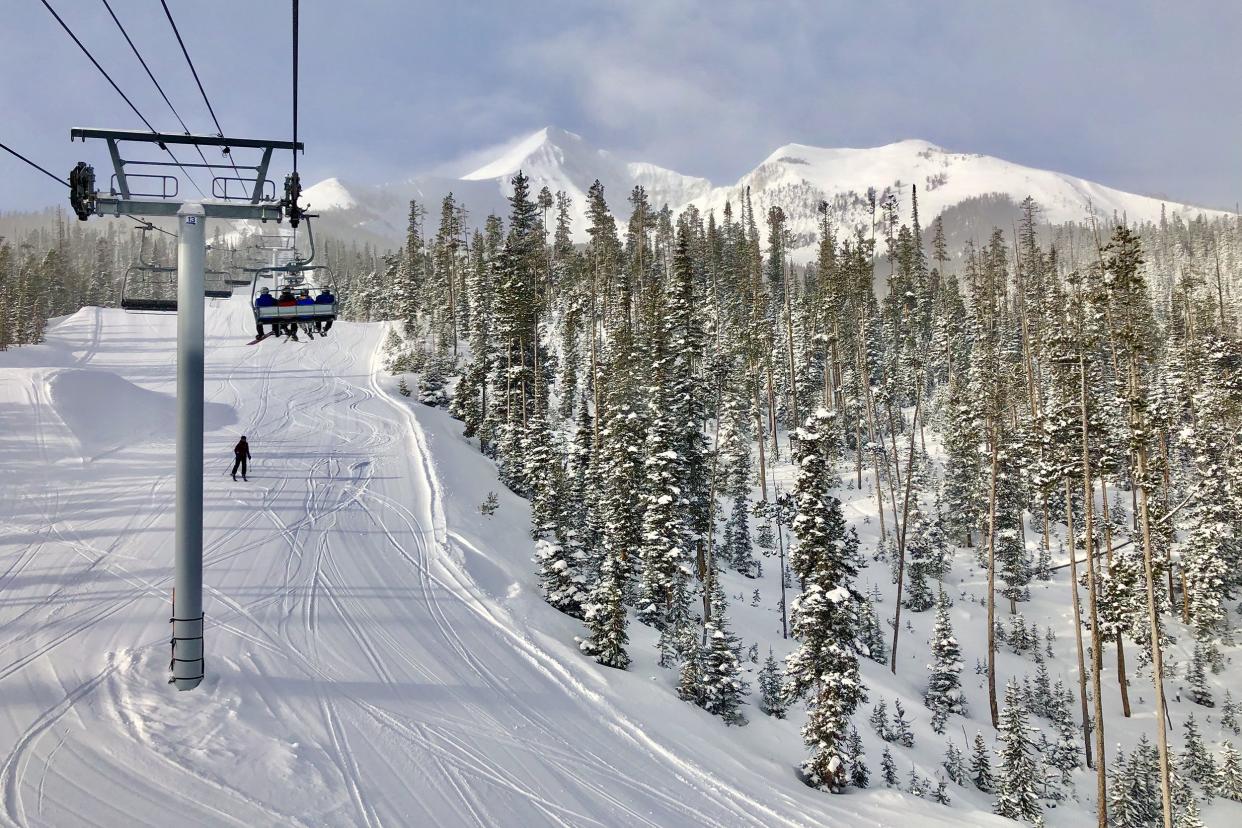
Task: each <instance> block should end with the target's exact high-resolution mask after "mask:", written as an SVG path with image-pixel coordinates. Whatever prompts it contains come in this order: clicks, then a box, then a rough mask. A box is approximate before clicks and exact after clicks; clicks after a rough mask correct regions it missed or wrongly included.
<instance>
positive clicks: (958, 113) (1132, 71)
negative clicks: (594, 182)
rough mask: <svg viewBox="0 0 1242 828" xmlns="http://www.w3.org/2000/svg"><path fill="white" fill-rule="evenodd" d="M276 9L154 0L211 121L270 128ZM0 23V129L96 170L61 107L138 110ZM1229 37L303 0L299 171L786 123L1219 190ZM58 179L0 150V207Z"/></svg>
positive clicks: (751, 156)
mask: <svg viewBox="0 0 1242 828" xmlns="http://www.w3.org/2000/svg"><path fill="white" fill-rule="evenodd" d="M49 2H50V3H51V5H52V7H53V8H55V9H56V11H57V12H58V13H60V14H61V16H62V17H63V18H64V20H65V21H66V23H68V24H69V26H70V27H71V28H72V29H73V30H74V32H75V33H76V34H77V35H78V36H79V37H80V38H81V39H82V41H83V42H84V43H85V44H86V46H87V48H89V49H90V50H91V51H92V53H93V54H94V55H95V57H96V59H98V60H99V62H100V63H101V65H102V66H103V67H104V68H105V69H106V70H108V72H109V73H110V74H111V75H112V76H113V78H114V79H115V80H116V82H117V84H118V85H119V86H120V87H121V89H122V90H124V91H125V92H126V94H127V95H129V97H130V98H131V100H132V101H133V102H134V104H135V105H136V106H137V108H138V110H139V111H140V112H142V114H143V115H144V116H145V117H146V118H147V119H148V120H150V121H151V122H152V123H153V124H154V125H155V126H156V127H157V128H158V129H161V130H165V131H180V127H179V125H178V124H177V121H176V119H175V118H174V116H173V114H172V112H171V111H170V110H169V108H168V106H167V105H166V104H165V103H164V101H163V100H162V99H161V98H160V96H159V93H158V92H157V91H156V89H155V87H154V85H153V84H152V83H151V81H150V79H149V78H147V76H146V74H145V73H144V72H143V70H142V68H141V66H140V65H139V64H138V62H137V60H136V59H135V58H134V56H133V53H132V52H131V51H130V49H129V46H128V45H127V44H126V43H125V41H124V39H123V38H122V35H121V33H120V31H119V30H118V29H117V28H116V26H115V24H114V23H113V22H112V19H111V18H110V17H109V16H108V12H107V9H106V8H105V7H104V4H103V0H98V1H97V0H49ZM108 2H109V3H110V4H111V6H112V8H113V10H114V11H115V12H116V14H117V16H118V17H119V18H120V20H121V22H122V23H123V24H124V25H125V27H126V29H127V30H128V31H129V33H130V36H131V37H132V38H133V40H134V42H135V44H136V45H137V47H138V49H139V51H141V52H142V54H143V57H145V58H146V59H147V62H148V64H149V65H150V66H151V69H152V71H153V72H154V74H155V76H156V78H157V79H158V80H159V81H160V84H161V85H162V86H163V87H164V90H165V92H167V93H168V96H169V98H170V99H171V101H172V104H173V106H175V107H176V108H177V110H178V112H179V113H180V114H181V116H182V118H183V119H184V120H185V121H186V123H187V124H188V125H189V127H190V129H191V130H192V131H194V132H202V133H214V132H215V129H214V127H213V125H212V122H211V119H210V116H209V115H208V113H207V108H206V106H205V104H204V102H203V100H202V97H201V96H200V95H199V93H198V90H197V87H196V86H195V84H194V81H193V78H192V77H191V75H190V72H189V69H188V68H187V66H186V63H185V60H184V58H183V57H182V56H181V53H180V50H179V48H178V46H177V44H176V41H175V39H174V38H173V36H172V31H171V29H170V27H169V25H168V21H167V19H166V18H165V16H164V13H163V9H162V8H161V6H160V3H159V0H108ZM290 5H291V4H290V2H289V0H212V1H211V2H202V0H197V1H196V2H188V0H169V8H170V9H171V10H172V13H173V16H174V18H175V19H176V20H177V23H178V25H179V26H180V27H181V29H182V34H183V36H184V38H185V41H186V46H187V48H188V49H189V52H190V56H191V58H192V59H193V60H194V62H195V65H196V67H197V69H198V70H199V74H200V77H201V78H202V82H203V85H204V88H205V89H206V92H207V95H208V97H209V99H210V100H211V103H212V106H213V107H214V109H215V111H216V114H217V116H218V117H219V120H220V123H221V127H222V128H223V130H224V132H225V134H226V135H230V136H245V137H261V138H278V139H283V140H288V139H289V137H290V136H291V132H292V95H291V59H290V50H291V36H290V29H291V23H290ZM0 20H2V22H0V78H3V79H4V80H3V81H0V142H3V143H5V144H8V145H9V146H11V147H13V148H14V149H16V150H17V151H19V152H22V153H23V154H26V155H27V156H29V157H31V158H32V160H34V161H36V162H38V163H40V164H42V165H44V166H46V167H48V168H49V169H51V170H52V171H53V172H56V173H58V174H61V175H64V174H66V173H67V172H68V170H69V169H70V168H71V167H72V166H73V164H74V163H75V162H77V161H78V160H86V161H88V162H90V163H92V164H94V165H95V166H96V168H97V170H100V171H102V170H104V169H106V168H107V167H108V165H107V153H106V149H105V148H104V146H103V145H102V144H100V143H89V144H82V143H76V144H71V143H70V141H69V129H70V127H73V126H97V127H110V128H124V129H132V128H139V129H141V122H140V121H139V120H138V118H137V116H136V115H135V114H134V113H133V112H132V111H131V110H130V109H129V108H128V106H127V105H126V104H125V102H124V101H123V100H122V99H121V97H120V96H119V95H118V94H117V93H116V92H115V91H114V90H113V89H112V88H111V87H110V86H109V85H108V83H107V81H106V80H104V78H103V77H102V76H101V75H100V74H99V73H98V72H97V71H96V69H95V68H94V67H93V66H91V64H90V62H89V61H88V59H87V58H86V57H85V56H84V55H83V54H82V53H81V52H80V51H79V50H78V48H77V47H76V46H75V45H74V44H73V42H72V41H71V40H70V39H69V37H68V35H66V34H65V33H64V31H63V30H61V29H60V27H59V25H58V24H57V23H56V21H55V20H54V19H53V18H52V15H51V14H49V13H48V11H47V9H46V8H44V5H43V3H42V2H41V0H8V2H5V3H4V4H3V9H2V10H0ZM1239 44H1242V2H1237V0H1180V1H1179V2H1176V3H1174V2H1143V0H1131V2H1124V3H1123V2H1112V0H1103V1H1102V2H1093V3H1090V4H1083V3H1079V2H1062V1H1061V0H1044V2H1037V3H1032V2H1008V0H989V1H988V2H984V0H978V1H977V2H967V0H961V1H960V2H946V3H928V2H913V1H911V2H884V0H870V1H869V2H862V1H861V0H858V1H856V2H844V1H843V0H820V1H819V2H813V1H812V0H765V1H764V2H754V0H652V2H629V1H628V0H613V2H594V0H534V1H533V2H504V1H503V0H496V1H495V2H493V0H464V1H462V0H459V1H458V2H450V3H445V2H438V0H417V1H415V0H349V2H341V0H303V2H302V3H301V61H300V80H301V83H300V89H301V93H300V98H301V104H300V110H301V111H300V127H299V130H300V135H299V137H300V139H301V140H303V141H304V142H305V143H306V147H307V151H306V154H305V156H304V157H303V158H301V159H300V160H299V167H300V169H301V170H302V172H303V180H304V183H306V184H310V183H313V182H315V181H318V180H320V179H322V178H326V177H328V176H338V177H340V178H342V179H345V180H346V181H350V182H358V183H361V184H376V183H382V182H385V181H390V180H395V179H403V178H407V177H409V176H411V175H414V174H416V173H421V172H427V171H429V170H433V169H437V170H444V169H452V168H454V165H455V164H456V163H457V162H458V161H459V159H463V158H466V157H473V158H475V159H477V158H478V151H479V150H480V149H481V148H484V147H489V146H494V145H498V144H501V143H503V142H505V141H508V140H510V139H513V138H515V137H518V136H521V135H524V134H528V133H531V132H534V131H536V130H538V129H540V128H542V127H544V126H547V125H556V126H559V127H562V128H564V129H567V130H570V131H573V132H577V133H579V134H581V135H582V136H583V137H584V138H586V139H587V141H588V142H590V143H592V144H594V145H595V146H598V147H602V148H606V149H609V150H612V151H613V152H615V153H617V154H618V155H620V156H621V157H623V158H627V159H630V160H642V161H649V162H652V163H655V164H659V165H661V166H664V167H669V168H671V169H674V170H677V171H678V172H681V173H685V174H687V175H697V176H703V177H706V178H709V179H711V180H712V181H713V182H714V183H716V184H726V183H732V182H733V181H735V180H736V179H738V178H739V177H741V176H742V175H744V174H745V173H746V172H748V171H749V170H751V169H752V168H753V167H754V166H756V165H757V164H758V163H759V162H760V161H762V160H763V158H765V157H766V156H767V155H768V154H769V153H770V152H771V151H772V150H773V149H775V148H776V147H778V146H781V145H783V144H786V143H791V142H797V143H803V144H812V145H816V146H853V147H866V146H877V145H881V144H886V143H890V142H892V141H897V140H901V139H904V138H923V139H926V140H929V141H932V142H933V143H936V144H939V145H940V146H942V147H945V148H946V149H950V150H955V151H962V152H979V153H985V154H988V155H995V156H998V157H1001V158H1004V159H1006V160H1009V161H1014V162H1017V163H1021V164H1026V165H1029V166H1034V167H1040V168H1045V169H1052V170H1057V171H1059V172H1065V173H1070V174H1073V175H1077V176H1081V177H1083V178H1087V179H1091V180H1094V181H1098V182H1100V183H1104V184H1107V185H1109V186H1113V187H1117V188H1118V189H1122V190H1126V191H1130V192H1138V193H1143V194H1147V195H1155V196H1159V197H1165V198H1170V199H1173V200H1177V201H1186V202H1190V203H1194V204H1200V205H1203V206H1210V207H1219V208H1225V209H1231V208H1233V207H1234V205H1235V204H1236V203H1237V202H1238V201H1239V200H1242V163H1240V160H1242V159H1240V158H1239V147H1240V146H1242V144H1240V141H1239V136H1242V107H1240V106H1239V105H1238V91H1239V90H1240V89H1242V58H1240V57H1239V54H1238V50H1239ZM195 158H197V157H196V156H195ZM209 158H210V156H209ZM182 160H186V159H184V158H183V159H182ZM239 160H240V157H239ZM288 164H289V159H288V157H287V156H286V157H284V158H281V159H278V162H277V164H276V165H274V168H273V173H274V174H273V175H271V176H270V177H272V178H274V179H276V180H277V182H279V181H280V180H281V179H282V178H283V175H284V173H285V172H286V171H287V169H288ZM461 171H462V172H464V171H465V170H464V169H461ZM104 178H105V176H104V175H101V179H104ZM201 180H202V181H204V182H206V179H205V178H204V179H201ZM101 184H103V185H104V186H106V181H103V180H101ZM204 186H207V185H206V183H204ZM186 189H187V191H188V188H186ZM63 198H64V195H63V192H62V190H60V189H59V188H57V185H56V184H55V183H54V182H52V181H50V180H49V179H47V178H45V177H43V176H42V175H41V174H39V173H37V172H35V171H33V170H30V169H29V168H28V167H26V166H25V165H23V164H21V163H20V162H18V161H16V160H15V159H13V158H11V157H10V156H7V155H5V154H3V153H0V210H16V209H29V208H38V207H43V206H47V205H50V204H55V203H58V202H60V200H61V199H63Z"/></svg>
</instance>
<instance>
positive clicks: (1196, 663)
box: [1186, 642, 1216, 707]
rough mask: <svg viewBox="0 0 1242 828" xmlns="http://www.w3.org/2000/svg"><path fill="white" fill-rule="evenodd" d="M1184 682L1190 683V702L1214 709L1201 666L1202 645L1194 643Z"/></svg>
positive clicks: (1214, 704) (1205, 675)
mask: <svg viewBox="0 0 1242 828" xmlns="http://www.w3.org/2000/svg"><path fill="white" fill-rule="evenodd" d="M1186 681H1188V682H1190V700H1191V701H1192V702H1194V703H1195V704H1199V705H1202V706H1204V707H1215V706H1216V702H1215V701H1213V700H1212V691H1211V690H1209V689H1208V685H1207V672H1206V670H1205V669H1204V666H1203V645H1202V644H1201V643H1198V642H1196V643H1195V649H1194V655H1193V656H1192V657H1191V659H1190V665H1189V666H1188V667H1187V668H1186Z"/></svg>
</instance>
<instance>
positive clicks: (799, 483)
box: [790, 408, 857, 584]
mask: <svg viewBox="0 0 1242 828" xmlns="http://www.w3.org/2000/svg"><path fill="white" fill-rule="evenodd" d="M797 438H798V439H797V455H796V457H795V462H796V463H797V466H798V477H797V480H796V482H795V484H794V501H795V503H796V506H797V516H796V517H795V518H794V522H793V530H794V535H795V536H796V537H797V539H798V543H797V544H796V545H795V546H794V547H793V549H792V550H791V552H790V565H791V567H792V569H793V571H794V575H796V576H797V577H798V580H799V581H801V582H802V583H803V584H806V582H807V580H808V579H809V578H810V577H811V575H812V573H813V572H814V571H815V568H816V565H817V564H818V562H819V561H820V560H821V559H827V560H829V561H830V569H832V570H836V569H838V568H839V569H840V571H841V574H843V575H846V576H847V577H853V576H854V574H855V572H854V567H853V564H852V560H853V556H854V547H853V544H856V543H857V540H856V539H852V538H851V535H850V533H849V532H848V531H847V528H846V524H845V518H844V516H843V515H842V513H841V501H840V500H838V499H837V498H836V497H834V496H833V495H832V494H831V490H832V487H833V485H834V484H835V482H836V479H837V478H836V474H835V473H834V472H833V468H832V467H833V463H834V461H835V460H836V459H837V456H838V454H839V453H840V444H839V438H838V436H837V423H836V415H834V414H833V413H832V412H830V411H827V410H826V409H822V408H821V409H819V410H817V411H816V412H815V413H814V414H812V415H811V416H810V417H808V418H807V420H806V424H805V426H804V427H803V428H800V429H798V432H797Z"/></svg>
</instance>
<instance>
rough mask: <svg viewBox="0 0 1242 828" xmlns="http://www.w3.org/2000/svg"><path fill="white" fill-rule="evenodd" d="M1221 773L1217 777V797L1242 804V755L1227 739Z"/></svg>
mask: <svg viewBox="0 0 1242 828" xmlns="http://www.w3.org/2000/svg"><path fill="white" fill-rule="evenodd" d="M1219 767H1220V772H1219V773H1218V774H1217V776H1216V795H1217V796H1219V797H1223V798H1224V799H1231V800H1233V801H1234V802H1242V755H1239V754H1238V751H1237V750H1235V749H1234V747H1233V742H1231V741H1229V740H1228V739H1226V740H1225V741H1224V742H1223V743H1222V744H1221V758H1220V766H1219Z"/></svg>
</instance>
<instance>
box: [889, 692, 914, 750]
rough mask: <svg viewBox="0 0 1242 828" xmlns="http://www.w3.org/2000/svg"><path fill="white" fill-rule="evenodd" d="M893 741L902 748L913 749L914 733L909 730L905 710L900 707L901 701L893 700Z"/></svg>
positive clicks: (908, 721)
mask: <svg viewBox="0 0 1242 828" xmlns="http://www.w3.org/2000/svg"><path fill="white" fill-rule="evenodd" d="M892 733H893V741H894V742H896V743H897V744H899V745H901V746H902V747H914V731H913V730H911V729H910V720H909V719H907V718H906V709H905V708H904V707H902V706H901V699H894V700H893V731H892Z"/></svg>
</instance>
